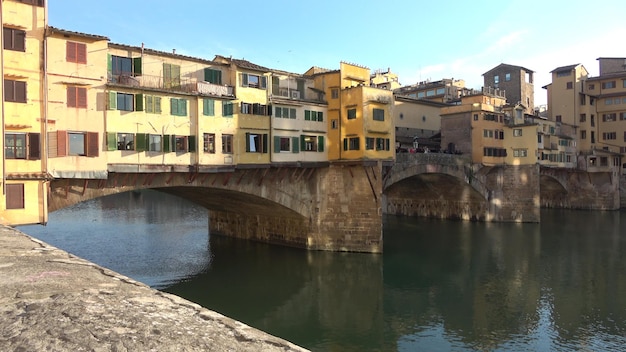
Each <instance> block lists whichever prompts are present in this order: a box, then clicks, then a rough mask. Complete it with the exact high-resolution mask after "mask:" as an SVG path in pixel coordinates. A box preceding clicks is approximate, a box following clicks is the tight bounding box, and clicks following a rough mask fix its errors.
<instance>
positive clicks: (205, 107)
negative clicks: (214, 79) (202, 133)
mask: <svg viewBox="0 0 626 352" xmlns="http://www.w3.org/2000/svg"><path fill="white" fill-rule="evenodd" d="M202 115H204V116H215V100H213V99H207V98H204V99H202Z"/></svg>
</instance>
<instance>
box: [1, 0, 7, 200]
mask: <svg viewBox="0 0 626 352" xmlns="http://www.w3.org/2000/svg"><path fill="white" fill-rule="evenodd" d="M3 3H4V0H0V23H4V20H3V19H2V11H3V10H2V4H3ZM0 45H2V48H4V35H0ZM0 64H2V65H1V66H0V76H2V77H4V49H2V50H0ZM3 87H4V86H3ZM2 93H3V94H4V88H3V89H2ZM1 104H2V108H1V109H2V127H1V128H2V142H0V143H2V147H3V148H2V149H4V142H5V139H4V99H2V102H1ZM6 181H7V176H6V160H5V154H4V152H2V195H3V196H4V195H6V187H5V184H6Z"/></svg>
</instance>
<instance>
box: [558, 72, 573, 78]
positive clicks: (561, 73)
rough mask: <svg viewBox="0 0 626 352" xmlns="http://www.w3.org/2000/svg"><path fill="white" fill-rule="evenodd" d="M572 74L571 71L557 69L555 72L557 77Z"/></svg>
mask: <svg viewBox="0 0 626 352" xmlns="http://www.w3.org/2000/svg"><path fill="white" fill-rule="evenodd" d="M571 74H572V71H558V72H557V73H556V76H557V77H567V76H569V75H571Z"/></svg>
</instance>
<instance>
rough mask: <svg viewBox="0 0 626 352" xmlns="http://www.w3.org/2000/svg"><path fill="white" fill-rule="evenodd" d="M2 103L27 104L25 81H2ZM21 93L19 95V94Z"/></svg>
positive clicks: (26, 85)
mask: <svg viewBox="0 0 626 352" xmlns="http://www.w3.org/2000/svg"><path fill="white" fill-rule="evenodd" d="M3 93H4V101H5V102H7V103H27V102H28V84H27V82H26V81H19V80H12V79H6V78H5V79H4V92H3ZM20 93H21V94H20Z"/></svg>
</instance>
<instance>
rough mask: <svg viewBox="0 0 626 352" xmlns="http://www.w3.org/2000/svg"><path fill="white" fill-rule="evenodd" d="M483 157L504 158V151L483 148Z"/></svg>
mask: <svg viewBox="0 0 626 352" xmlns="http://www.w3.org/2000/svg"><path fill="white" fill-rule="evenodd" d="M483 156H493V157H505V156H506V149H502V148H490V147H485V148H483Z"/></svg>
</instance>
